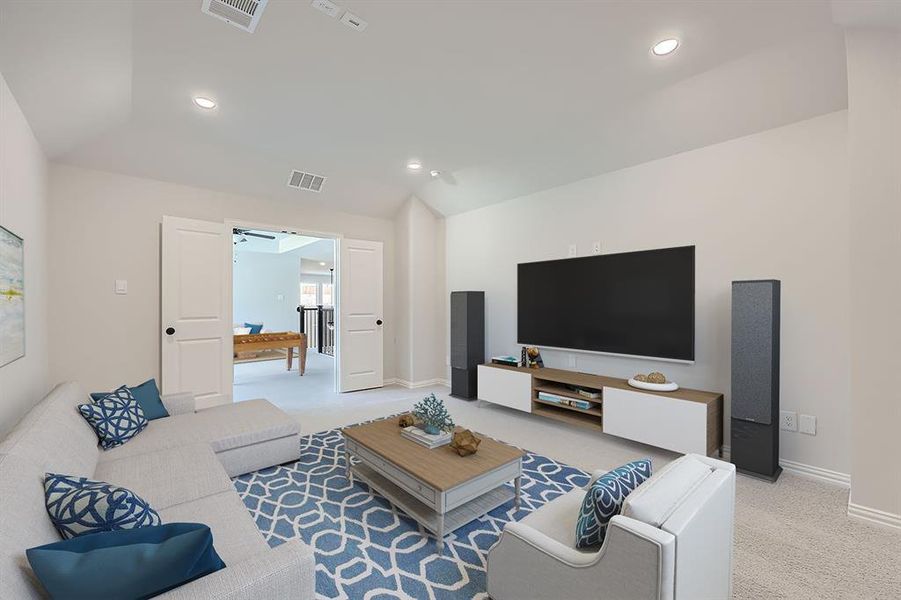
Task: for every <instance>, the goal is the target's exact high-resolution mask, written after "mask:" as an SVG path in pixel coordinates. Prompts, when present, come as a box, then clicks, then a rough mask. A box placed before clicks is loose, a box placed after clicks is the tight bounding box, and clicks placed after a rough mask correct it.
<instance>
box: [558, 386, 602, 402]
mask: <svg viewBox="0 0 901 600" xmlns="http://www.w3.org/2000/svg"><path fill="white" fill-rule="evenodd" d="M566 387H567V388H569V389H570V390H571V391H573V392H575V393H577V394H579V395H580V396H582V397H583V398H591V399H592V400H599V399H600V398H601V392H600V391H599V390H592V389H586V388H581V387H579V386H577V385H568V386H566Z"/></svg>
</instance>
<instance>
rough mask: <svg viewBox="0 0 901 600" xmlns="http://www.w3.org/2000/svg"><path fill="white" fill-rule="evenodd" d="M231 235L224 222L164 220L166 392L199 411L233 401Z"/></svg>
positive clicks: (163, 327)
mask: <svg viewBox="0 0 901 600" xmlns="http://www.w3.org/2000/svg"><path fill="white" fill-rule="evenodd" d="M230 243H231V235H230V232H229V231H228V229H227V228H226V226H225V225H224V224H222V223H210V222H207V221H196V220H193V219H181V218H176V217H163V237H162V275H161V277H162V281H161V288H162V289H161V291H162V309H161V313H162V329H163V331H162V333H161V336H162V343H161V347H162V368H163V373H162V386H161V387H162V392H163V393H164V394H173V393H178V392H193V393H194V394H195V396H196V398H197V405H198V408H206V407H209V406H215V405H217V404H225V403H228V402H231V400H232V387H231V386H232V370H231V369H230V368H226V367H228V366H230V365H231V362H232V330H231V315H229V314H228V312H229V311H227V310H226V304H227V303H226V291H227V290H229V289H230V284H231V261H230V260H229V253H228V248H230Z"/></svg>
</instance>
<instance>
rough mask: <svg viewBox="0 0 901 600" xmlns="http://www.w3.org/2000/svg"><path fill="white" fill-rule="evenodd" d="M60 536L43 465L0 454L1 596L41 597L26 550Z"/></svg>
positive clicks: (56, 539) (53, 540) (54, 540)
mask: <svg viewBox="0 0 901 600" xmlns="http://www.w3.org/2000/svg"><path fill="white" fill-rule="evenodd" d="M73 410H74V408H73ZM75 418H76V419H77V420H79V421H81V418H79V417H78V415H76V416H75ZM93 435H94V434H93V433H91V436H93ZM60 539H61V538H60V535H59V533H58V532H57V531H56V529H54V527H53V523H51V522H50V517H48V516H47V509H46V508H45V504H44V469H43V467H42V466H41V465H37V464H35V463H33V462H31V461H29V460H28V459H27V458H24V457H22V456H16V455H0V598H39V597H41V594H40V589H41V587H40V584H39V583H38V582H37V579H36V578H35V577H34V573H32V571H31V567H29V566H28V561H27V560H26V558H25V549H26V548H31V547H32V546H37V545H40V544H49V543H51V542H58V541H59V540H60Z"/></svg>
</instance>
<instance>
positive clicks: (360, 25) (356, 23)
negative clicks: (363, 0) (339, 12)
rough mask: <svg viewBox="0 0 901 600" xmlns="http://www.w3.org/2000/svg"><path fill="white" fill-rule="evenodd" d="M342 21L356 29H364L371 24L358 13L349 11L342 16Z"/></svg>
mask: <svg viewBox="0 0 901 600" xmlns="http://www.w3.org/2000/svg"><path fill="white" fill-rule="evenodd" d="M341 22H342V23H344V24H345V25H347V26H348V27H350V28H351V29H354V30H356V31H363V30H364V29H366V27H367V26H368V25H369V23H367V22H366V21H364V20H363V19H361V18H360V17H358V16H357V15H355V14H353V13H349V12H346V13H344V16H343V17H341Z"/></svg>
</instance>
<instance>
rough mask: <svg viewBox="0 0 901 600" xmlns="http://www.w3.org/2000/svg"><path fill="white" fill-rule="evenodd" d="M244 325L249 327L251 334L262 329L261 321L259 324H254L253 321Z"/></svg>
mask: <svg viewBox="0 0 901 600" xmlns="http://www.w3.org/2000/svg"><path fill="white" fill-rule="evenodd" d="M244 327H250V333H251V334H254V333H260V332H261V331H263V324H262V323H260V324H259V325H254V324H253V323H244Z"/></svg>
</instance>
